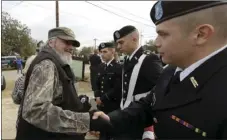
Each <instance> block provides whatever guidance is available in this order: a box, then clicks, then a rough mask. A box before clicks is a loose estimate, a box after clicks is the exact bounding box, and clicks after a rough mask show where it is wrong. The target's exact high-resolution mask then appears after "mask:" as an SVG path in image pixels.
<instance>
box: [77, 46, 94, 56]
mask: <svg viewBox="0 0 227 140" xmlns="http://www.w3.org/2000/svg"><path fill="white" fill-rule="evenodd" d="M92 50H93V48H92V47H83V48H82V49H81V50H80V51H79V55H80V56H81V55H83V56H85V57H88V56H89V55H90V54H91V53H92Z"/></svg>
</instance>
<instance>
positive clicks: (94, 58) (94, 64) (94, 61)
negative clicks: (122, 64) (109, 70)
mask: <svg viewBox="0 0 227 140" xmlns="http://www.w3.org/2000/svg"><path fill="white" fill-rule="evenodd" d="M89 62H90V81H91V88H92V90H93V91H95V90H96V88H97V87H96V75H97V70H98V66H99V65H100V64H101V63H102V61H101V58H100V56H99V55H98V50H94V54H92V55H91V56H90V57H89Z"/></svg>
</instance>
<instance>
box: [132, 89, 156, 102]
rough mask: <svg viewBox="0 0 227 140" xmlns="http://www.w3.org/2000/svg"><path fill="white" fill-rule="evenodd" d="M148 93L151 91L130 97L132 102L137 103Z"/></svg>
mask: <svg viewBox="0 0 227 140" xmlns="http://www.w3.org/2000/svg"><path fill="white" fill-rule="evenodd" d="M150 92H151V91H148V92H144V93H140V94H136V95H134V96H132V97H133V99H132V101H139V100H140V99H141V98H143V97H146V96H147V95H148V94H149V93H150Z"/></svg>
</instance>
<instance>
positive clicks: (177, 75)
mask: <svg viewBox="0 0 227 140" xmlns="http://www.w3.org/2000/svg"><path fill="white" fill-rule="evenodd" d="M181 72H182V71H177V72H176V73H175V75H174V76H173V77H172V80H171V84H179V83H180V73H181Z"/></svg>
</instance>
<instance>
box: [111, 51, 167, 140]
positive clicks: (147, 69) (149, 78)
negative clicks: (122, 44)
mask: <svg viewBox="0 0 227 140" xmlns="http://www.w3.org/2000/svg"><path fill="white" fill-rule="evenodd" d="M143 54H145V55H146V57H145V58H144V60H143V62H142V65H141V67H140V69H139V73H138V77H137V81H136V85H135V88H134V92H133V97H132V98H134V97H135V95H139V94H143V93H147V92H149V91H151V89H152V88H153V87H154V86H155V85H156V82H157V80H158V78H159V76H160V75H161V73H162V70H163V68H162V64H161V61H160V59H159V58H158V56H157V55H155V54H153V53H149V52H146V51H144V50H143V48H142V47H141V48H139V49H138V50H137V52H136V53H135V54H134V55H133V57H132V58H131V60H130V61H128V62H127V61H126V62H124V64H123V76H122V79H123V80H122V82H123V83H122V86H123V91H122V92H121V93H122V99H123V103H125V101H126V99H127V96H128V90H129V82H130V78H131V75H132V72H133V69H134V67H135V66H136V64H137V63H138V61H139V59H140V57H141V55H143ZM132 98H131V99H132ZM128 99H130V98H128ZM132 101H133V100H132ZM129 126H131V125H130V124H129ZM127 130H129V134H122V135H117V136H116V137H115V139H117V140H118V139H119V140H121V139H133V140H134V139H140V138H142V135H143V132H144V127H143V126H139V125H137V126H136V127H131V128H130V129H128V128H127Z"/></svg>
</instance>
